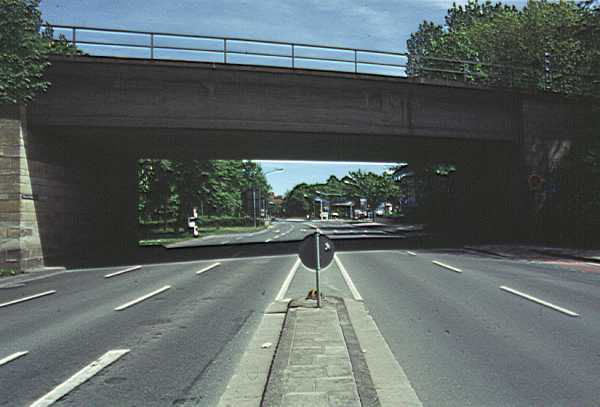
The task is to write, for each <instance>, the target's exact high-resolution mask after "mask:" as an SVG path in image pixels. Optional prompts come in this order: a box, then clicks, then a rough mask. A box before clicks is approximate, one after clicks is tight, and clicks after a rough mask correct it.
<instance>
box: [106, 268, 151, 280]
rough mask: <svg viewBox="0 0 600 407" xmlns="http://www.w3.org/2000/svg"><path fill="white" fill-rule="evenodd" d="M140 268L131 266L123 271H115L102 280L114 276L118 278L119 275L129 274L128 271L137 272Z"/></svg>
mask: <svg viewBox="0 0 600 407" xmlns="http://www.w3.org/2000/svg"><path fill="white" fill-rule="evenodd" d="M141 268H142V266H132V267H129V268H126V269H125V270H121V271H117V272H116V273H111V274H107V275H105V276H104V278H111V277H114V276H119V275H121V274H124V273H129V272H130V271H134V270H139V269H141Z"/></svg>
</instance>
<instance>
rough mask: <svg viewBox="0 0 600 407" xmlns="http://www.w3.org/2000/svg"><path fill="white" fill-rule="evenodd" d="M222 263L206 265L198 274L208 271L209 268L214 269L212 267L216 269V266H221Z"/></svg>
mask: <svg viewBox="0 0 600 407" xmlns="http://www.w3.org/2000/svg"><path fill="white" fill-rule="evenodd" d="M220 265H221V263H214V264H211V265H210V266H208V267H204V268H203V269H202V270H198V271H196V274H202V273H204V272H206V271H208V270H212V269H214V268H215V267H219V266H220Z"/></svg>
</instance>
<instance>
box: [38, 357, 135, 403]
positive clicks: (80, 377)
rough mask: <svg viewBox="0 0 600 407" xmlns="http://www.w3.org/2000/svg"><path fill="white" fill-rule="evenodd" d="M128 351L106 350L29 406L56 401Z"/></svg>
mask: <svg viewBox="0 0 600 407" xmlns="http://www.w3.org/2000/svg"><path fill="white" fill-rule="evenodd" d="M128 352H129V349H115V350H111V351H108V352H106V353H105V354H104V355H102V356H100V358H98V359H96V360H95V361H93V362H92V363H90V364H89V365H87V366H86V367H84V368H83V369H81V370H80V371H79V372H77V373H75V374H74V375H73V376H71V377H70V378H69V379H67V380H66V381H65V382H63V383H61V384H59V385H58V386H57V387H55V388H54V389H52V390H51V391H50V392H49V393H48V394H46V395H45V396H43V397H42V398H39V399H37V400H36V401H34V402H33V404H31V405H30V406H29V407H47V406H51V405H52V404H54V403H56V402H57V401H58V400H60V399H61V398H63V397H64V396H66V395H67V394H69V392H71V391H72V390H74V389H76V388H77V387H79V386H81V385H82V384H83V383H85V382H86V381H88V380H90V379H91V378H92V377H94V375H96V374H97V373H99V372H100V371H101V370H102V369H104V368H106V367H108V366H109V365H110V364H112V363H114V362H116V361H117V360H119V359H120V358H121V357H122V356H124V355H125V354H126V353H128Z"/></svg>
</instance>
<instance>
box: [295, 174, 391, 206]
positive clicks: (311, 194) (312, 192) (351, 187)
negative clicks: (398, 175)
mask: <svg viewBox="0 0 600 407" xmlns="http://www.w3.org/2000/svg"><path fill="white" fill-rule="evenodd" d="M398 196H399V190H398V187H397V185H396V184H395V183H394V181H393V180H392V178H391V176H389V175H385V174H384V175H379V174H375V173H373V172H364V171H360V170H359V171H351V172H349V173H348V174H347V175H346V176H345V177H343V178H342V179H338V178H337V177H335V176H333V175H332V176H330V177H329V178H328V179H327V181H326V182H324V183H316V184H306V183H301V184H298V185H296V186H295V187H294V188H293V189H291V190H290V191H288V192H287V193H286V195H285V204H284V209H285V213H286V215H287V216H306V215H307V214H310V213H312V212H313V209H314V207H313V206H314V200H315V198H322V199H324V200H334V199H339V200H352V201H354V202H355V206H356V207H358V206H359V201H360V199H366V200H367V204H368V206H369V208H371V209H375V208H376V207H377V206H378V205H379V204H381V203H383V202H386V201H397V199H398Z"/></svg>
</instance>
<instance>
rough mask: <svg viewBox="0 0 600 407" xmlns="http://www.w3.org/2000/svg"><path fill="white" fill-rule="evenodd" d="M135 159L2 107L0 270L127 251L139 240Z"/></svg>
mask: <svg viewBox="0 0 600 407" xmlns="http://www.w3.org/2000/svg"><path fill="white" fill-rule="evenodd" d="M135 163H136V160H135V158H130V157H129V156H126V155H124V154H119V152H118V151H99V150H98V149H97V148H88V145H87V143H86V142H85V141H84V140H78V139H77V138H73V137H64V136H63V135H61V134H60V132H56V131H44V129H33V130H32V129H30V128H29V127H28V126H27V114H26V110H25V109H24V108H17V107H2V108H1V109H0V267H3V268H13V269H19V270H29V269H35V268H41V267H44V266H64V265H76V264H82V263H85V262H86V261H93V258H94V257H96V258H97V257H98V256H102V255H105V256H110V257H112V258H114V257H115V256H117V255H118V254H122V255H124V254H125V253H127V252H128V251H130V249H132V248H133V246H135V242H136V223H135V219H136V218H135V216H136V209H135V208H136V204H137V196H136V164H135Z"/></svg>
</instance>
